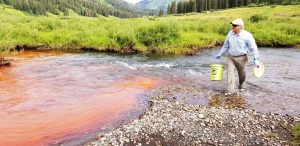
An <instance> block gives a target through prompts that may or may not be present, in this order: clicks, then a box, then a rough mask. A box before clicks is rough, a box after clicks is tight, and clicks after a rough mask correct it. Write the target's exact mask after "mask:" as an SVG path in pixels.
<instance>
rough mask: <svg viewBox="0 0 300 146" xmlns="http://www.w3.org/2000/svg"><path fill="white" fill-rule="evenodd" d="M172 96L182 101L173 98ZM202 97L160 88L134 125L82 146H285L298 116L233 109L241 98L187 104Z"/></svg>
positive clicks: (193, 92) (197, 90) (190, 90)
mask: <svg viewBox="0 0 300 146" xmlns="http://www.w3.org/2000/svg"><path fill="white" fill-rule="evenodd" d="M176 92H181V93H182V95H183V98H178V97H176V96H174V95H176V94H174V93H176ZM184 92H186V93H190V94H185V93H184ZM208 94H211V92H208V91H207V90H205V89H200V88H195V87H193V86H186V85H184V86H178V85H175V86H174V85H172V86H168V87H164V88H160V89H158V90H156V91H155V92H154V91H153V92H152V93H149V95H148V97H149V102H148V104H149V107H148V110H147V111H146V112H145V114H143V115H142V116H140V118H139V119H136V120H134V121H132V122H130V123H128V124H125V125H122V126H120V127H118V128H116V129H115V130H113V131H111V132H107V133H99V135H98V137H97V138H96V139H95V140H94V141H92V142H90V143H88V144H86V145H88V146H90V145H93V146H95V145H278V144H281V145H289V144H290V141H291V138H292V137H291V134H290V133H291V129H292V127H293V125H294V124H295V123H297V122H300V119H299V116H289V115H284V116H283V115H278V114H274V113H261V112H258V111H255V110H252V109H245V107H243V106H242V107H240V106H237V107H236V106H234V105H240V103H243V102H241V100H237V102H234V101H235V100H236V99H238V98H237V97H240V98H241V99H242V98H243V93H241V94H239V95H234V96H225V95H223V94H217V95H216V94H213V95H211V96H210V99H209V101H208V102H211V101H213V100H215V98H220V101H219V102H220V104H218V105H214V106H211V104H210V105H208V106H203V105H199V104H192V102H191V100H189V99H188V98H190V97H193V96H198V97H197V98H205V97H202V96H203V95H208ZM201 95H202V96H201ZM237 103H238V104H237Z"/></svg>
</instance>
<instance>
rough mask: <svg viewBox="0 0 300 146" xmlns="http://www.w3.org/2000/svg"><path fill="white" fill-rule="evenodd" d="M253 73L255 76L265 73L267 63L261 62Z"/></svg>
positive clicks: (258, 76)
mask: <svg viewBox="0 0 300 146" xmlns="http://www.w3.org/2000/svg"><path fill="white" fill-rule="evenodd" d="M253 73H254V76H255V77H257V78H260V77H261V76H263V75H264V73H265V65H264V64H263V63H260V64H259V67H254V68H253Z"/></svg>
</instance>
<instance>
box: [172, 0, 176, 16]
mask: <svg viewBox="0 0 300 146" xmlns="http://www.w3.org/2000/svg"><path fill="white" fill-rule="evenodd" d="M176 7H177V6H176V1H173V2H172V3H171V14H176Z"/></svg>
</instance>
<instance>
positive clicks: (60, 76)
mask: <svg viewBox="0 0 300 146" xmlns="http://www.w3.org/2000/svg"><path fill="white" fill-rule="evenodd" d="M218 50H219V49H213V50H205V51H203V52H201V53H199V54H198V55H196V56H181V57H178V56H177V57H176V56H151V57H147V56H140V55H125V56H124V55H115V54H105V53H79V54H78V53H77V54H72V53H59V52H42V53H41V52H23V53H21V54H18V55H17V56H15V57H14V58H15V60H16V61H15V62H13V65H12V66H11V67H2V68H0V87H1V88H0V115H1V119H0V141H1V144H0V145H43V144H46V145H47V144H55V145H58V144H61V142H62V141H68V139H70V137H72V138H74V139H76V140H77V141H80V138H78V137H81V138H82V137H84V136H83V135H86V134H87V133H91V132H96V131H97V130H98V129H100V128H102V127H104V126H105V125H107V124H111V123H114V122H116V121H122V120H126V119H130V116H128V115H133V114H134V113H136V111H140V109H139V108H140V107H142V108H146V105H145V104H144V102H145V99H144V98H145V97H144V96H143V94H144V93H146V92H147V91H150V90H151V89H153V88H156V87H159V86H166V85H168V84H169V83H175V84H181V83H184V82H190V83H191V84H196V85H197V86H199V87H200V88H204V89H205V90H207V93H209V94H210V93H211V94H215V93H221V92H224V91H225V89H226V79H224V80H223V81H220V82H212V81H210V80H209V73H210V72H209V65H210V64H212V63H225V57H223V58H222V59H221V60H215V59H214V57H213V56H215V55H216V54H217V52H218ZM260 54H261V57H260V60H261V62H263V63H264V64H265V66H266V70H265V75H264V76H262V77H261V78H255V77H254V76H253V74H252V65H251V62H249V64H248V71H247V73H248V74H247V75H248V76H247V87H248V91H247V94H245V95H244V98H245V100H246V102H247V104H248V107H249V108H254V109H256V110H258V111H261V112H275V113H279V114H291V115H298V114H300V108H299V103H300V96H299V95H300V90H299V87H298V86H299V85H300V84H299V83H300V74H299V73H298V72H299V71H300V57H299V56H300V51H299V49H298V50H297V49H270V48H260ZM249 61H252V59H251V56H249ZM224 77H226V73H225V74H224ZM185 84H186V83H185ZM185 94H191V95H192V93H188V92H186V93H185ZM208 96H209V95H207V94H203V97H193V98H191V99H189V100H190V101H189V102H190V103H191V104H202V105H206V104H207V100H208ZM124 113H128V114H126V116H124ZM137 115H138V114H137ZM70 145H72V144H70Z"/></svg>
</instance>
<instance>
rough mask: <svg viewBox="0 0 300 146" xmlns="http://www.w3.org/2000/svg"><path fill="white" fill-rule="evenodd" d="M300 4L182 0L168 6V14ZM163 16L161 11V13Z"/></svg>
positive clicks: (297, 0)
mask: <svg viewBox="0 0 300 146" xmlns="http://www.w3.org/2000/svg"><path fill="white" fill-rule="evenodd" d="M290 4H300V0H188V1H187V0H181V1H179V2H178V3H176V1H173V2H172V3H171V4H169V5H168V10H167V14H181V13H189V12H205V11H211V10H217V9H228V8H235V7H244V6H264V5H290ZM160 14H161V11H160Z"/></svg>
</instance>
